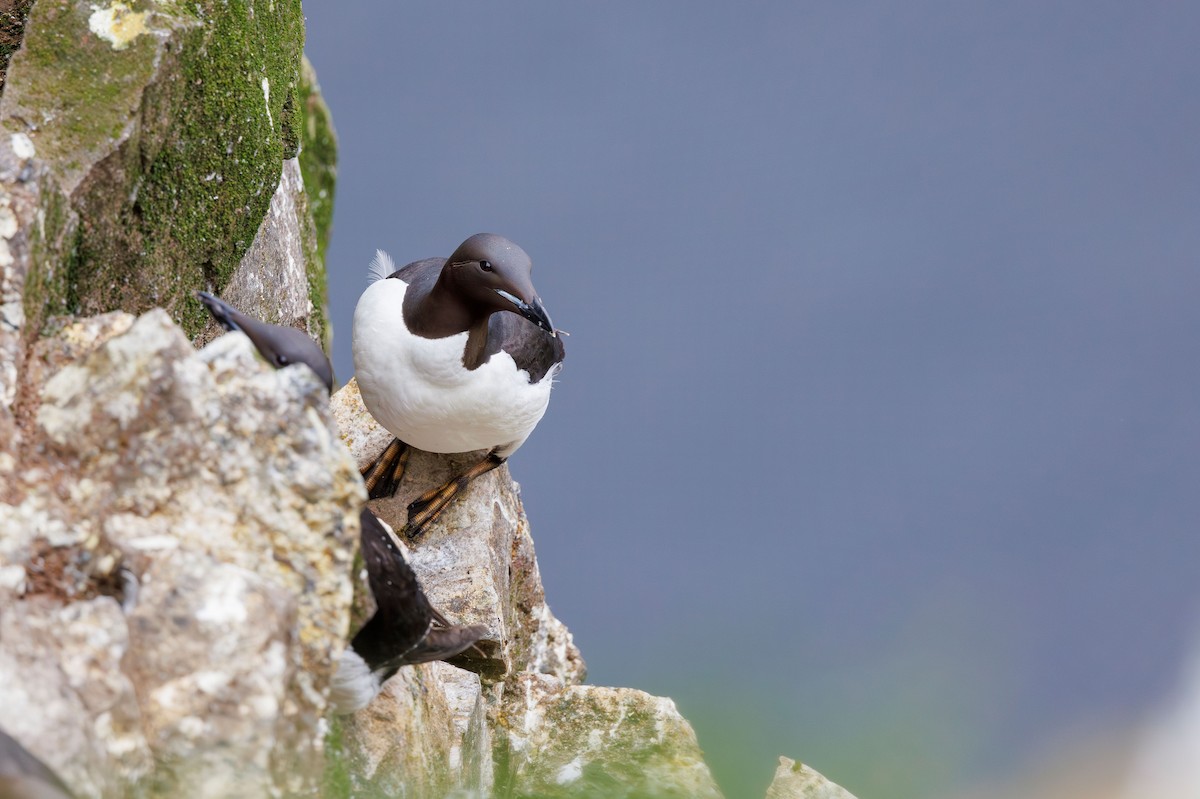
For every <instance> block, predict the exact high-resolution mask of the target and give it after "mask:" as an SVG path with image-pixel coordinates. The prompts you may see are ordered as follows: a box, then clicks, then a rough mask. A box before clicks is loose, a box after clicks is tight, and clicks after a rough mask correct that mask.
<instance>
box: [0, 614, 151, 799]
mask: <svg viewBox="0 0 1200 799" xmlns="http://www.w3.org/2000/svg"><path fill="white" fill-rule="evenodd" d="M128 647H129V633H128V628H127V626H126V624H125V619H124V617H123V616H122V614H121V608H120V606H119V605H118V604H117V602H116V601H115V600H114V599H112V598H111V597H97V598H95V599H92V600H87V601H83V602H75V603H72V604H69V605H60V604H58V603H56V602H53V601H50V600H48V599H47V598H45V597H38V598H35V599H32V600H30V601H27V602H19V603H13V604H8V603H4V604H2V605H0V675H3V677H2V678H0V726H2V727H3V728H4V729H5V731H6V732H8V733H9V734H10V735H12V736H13V737H15V738H17V739H18V740H19V741H21V743H22V744H24V745H25V747H26V748H28V749H29V750H30V751H32V752H33V753H34V754H36V755H37V756H38V757H39V758H41V759H42V760H43V761H44V762H45V763H46V764H47V765H49V766H50V767H52V768H53V769H54V770H55V771H56V772H58V774H59V775H60V776H61V777H62V778H63V780H64V781H65V782H66V783H67V784H69V785H71V786H72V787H73V788H74V790H75V791H76V792H77V794H78V795H79V796H122V795H124V793H123V788H124V787H125V786H126V785H127V784H128V782H129V781H132V780H135V779H137V778H139V777H141V776H144V775H146V774H148V773H150V770H151V768H152V766H153V763H152V761H151V757H150V748H149V747H148V746H147V745H146V740H145V737H144V736H143V735H142V732H141V729H140V714H139V708H138V704H137V700H136V697H135V695H134V688H133V684H132V683H131V681H130V679H129V677H128V675H126V674H125V673H123V672H122V671H121V658H122V656H123V655H124V654H125V652H126V651H127V650H128Z"/></svg>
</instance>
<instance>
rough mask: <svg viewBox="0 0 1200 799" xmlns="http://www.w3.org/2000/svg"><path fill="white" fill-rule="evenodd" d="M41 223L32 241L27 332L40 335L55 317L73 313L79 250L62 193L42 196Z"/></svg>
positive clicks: (26, 295)
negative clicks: (47, 323) (74, 278)
mask: <svg viewBox="0 0 1200 799" xmlns="http://www.w3.org/2000/svg"><path fill="white" fill-rule="evenodd" d="M42 203H43V205H42V215H41V222H40V224H39V225H38V226H37V228H36V229H35V230H34V232H33V236H32V237H31V239H30V251H31V257H30V272H29V274H28V275H27V276H26V278H25V296H24V300H23V302H24V310H25V329H26V330H28V331H29V332H30V333H31V334H32V335H35V336H36V335H38V334H39V333H40V332H41V330H42V328H43V326H44V325H45V323H46V320H48V319H49V318H50V317H52V316H56V315H60V314H67V313H71V312H72V311H73V309H74V305H75V302H76V299H75V297H73V295H72V292H71V285H72V284H71V279H70V277H71V274H72V273H73V272H74V269H75V261H76V260H77V257H78V256H77V253H78V249H77V247H76V237H77V236H76V234H77V228H75V227H74V226H73V224H72V219H71V216H70V213H69V209H68V207H67V201H66V198H65V197H63V195H62V194H61V193H60V192H57V191H46V192H43V194H42Z"/></svg>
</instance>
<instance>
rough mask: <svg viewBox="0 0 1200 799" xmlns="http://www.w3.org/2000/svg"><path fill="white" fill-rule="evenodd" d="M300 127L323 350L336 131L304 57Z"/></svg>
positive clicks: (327, 333) (329, 333)
mask: <svg viewBox="0 0 1200 799" xmlns="http://www.w3.org/2000/svg"><path fill="white" fill-rule="evenodd" d="M296 96H297V101H298V108H299V109H300V114H299V121H300V125H299V130H300V156H299V157H300V174H301V177H302V178H303V179H304V194H305V196H306V197H307V200H308V213H309V215H310V217H311V219H312V224H313V226H314V229H315V230H314V241H315V242H316V250H315V251H314V252H306V253H305V254H304V262H305V265H306V269H307V273H308V298H309V300H310V301H311V302H312V305H313V318H312V320H311V322H310V324H309V330H312V331H320V333H319V335H320V336H321V339H322V344H323V345H324V347H325V350H326V352H328V351H329V350H330V348H331V347H332V345H333V329H332V328H331V327H330V325H329V314H328V305H329V295H328V280H327V277H326V270H325V253H326V250H327V248H328V246H329V234H330V229H331V228H332V226H333V196H334V188H335V187H336V185H337V134H336V133H335V132H334V130H333V118H332V117H331V116H330V113H329V107H328V106H327V105H325V100H324V99H323V98H322V97H321V89H320V86H318V85H317V76H316V72H315V71H314V70H313V67H312V64H310V63H309V62H308V59H303V61H302V65H301V69H300V83H299V88H298V91H297V95H296Z"/></svg>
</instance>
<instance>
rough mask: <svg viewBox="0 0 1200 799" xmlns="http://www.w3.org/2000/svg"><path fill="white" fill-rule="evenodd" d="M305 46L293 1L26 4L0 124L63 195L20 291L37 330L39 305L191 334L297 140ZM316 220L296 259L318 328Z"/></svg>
mask: <svg viewBox="0 0 1200 799" xmlns="http://www.w3.org/2000/svg"><path fill="white" fill-rule="evenodd" d="M303 43H304V17H303V14H302V11H301V7H300V2H299V0H274V2H272V3H250V2H246V0H228V1H227V2H223V1H221V0H199V2H188V3H168V2H149V0H140V1H138V0H134V2H130V3H128V4H125V3H120V2H112V3H110V4H109V5H103V4H93V3H89V2H74V1H68V0H40V1H39V2H38V3H36V4H35V6H34V8H33V11H32V13H31V14H30V16H29V19H28V23H27V25H26V30H25V41H24V46H23V48H22V49H21V50H20V51H19V52H18V53H17V54H16V55H15V56H14V57H13V59H12V63H11V65H10V68H9V73H8V85H7V87H6V90H5V94H4V97H3V100H2V102H0V127H3V129H4V130H5V132H7V133H10V134H12V133H24V134H25V135H27V136H28V137H29V138H30V140H31V141H32V142H33V145H34V147H35V148H36V151H37V159H38V160H39V161H41V162H43V163H45V164H48V165H49V167H50V172H51V173H52V174H53V178H54V181H53V183H54V188H53V189H52V190H50V193H53V192H54V191H57V192H61V193H62V194H63V195H65V198H66V213H65V214H63V215H61V216H62V217H63V219H62V220H61V221H62V224H61V225H60V226H59V227H57V228H55V231H57V233H61V234H64V235H46V236H45V237H44V238H45V239H46V241H47V242H49V244H48V246H47V247H46V248H45V250H46V251H45V252H44V253H42V254H41V256H40V257H39V259H38V260H37V262H35V263H34V264H32V267H31V274H30V276H29V278H28V279H27V281H26V292H25V308H26V317H27V320H28V323H29V324H30V326H31V327H32V330H31V332H32V333H34V334H36V332H37V330H38V329H39V328H38V326H39V325H40V324H41V322H42V320H44V319H45V318H46V309H53V310H54V311H55V312H61V311H67V312H70V313H74V314H79V315H91V314H96V313H102V312H105V311H109V310H114V309H118V308H119V309H121V310H125V311H129V312H131V313H141V312H143V311H145V310H148V309H149V308H152V307H155V306H160V307H163V308H165V309H166V310H167V311H168V312H169V313H170V314H171V315H172V316H173V317H174V318H175V319H176V320H177V321H179V322H180V323H181V324H182V325H183V327H184V329H185V330H186V331H187V332H188V334H189V335H192V336H195V335H196V334H197V333H198V332H199V331H200V329H201V328H202V326H203V325H204V323H205V321H206V316H205V314H204V312H203V310H202V308H201V307H200V306H199V304H198V303H196V302H195V300H194V299H193V293H194V291H195V290H196V289H199V288H204V289H208V290H211V291H217V292H220V291H221V290H222V289H223V288H224V286H225V285H226V284H227V283H228V281H229V279H230V277H231V275H232V274H233V272H234V270H235V269H236V268H237V267H238V264H239V263H240V261H241V259H242V257H243V256H244V255H245V253H246V251H247V249H248V248H249V247H250V245H251V243H252V242H253V240H254V238H255V235H256V234H257V232H258V230H259V226H260V224H261V223H262V221H263V218H264V215H265V214H266V211H267V209H268V206H269V204H270V202H271V197H272V195H273V193H274V192H275V190H276V187H277V186H278V184H279V180H280V174H281V170H282V165H283V161H284V159H286V158H292V157H295V156H296V155H297V153H298V151H299V149H300V147H301V142H302V140H304V139H305V136H304V130H305V128H306V125H305V124H304V122H303V120H302V118H301V116H302V114H303V113H304V109H305V108H306V107H308V106H310V105H312V104H313V103H312V101H311V99H308V100H306V101H302V100H301V95H300V88H301V59H302V51H303ZM309 85H315V84H313V83H312V82H311V81H310V83H309ZM311 92H312V90H311V89H308V90H307V94H306V98H307V97H311ZM323 114H324V116H323V117H322V122H321V125H320V126H319V129H320V130H327V131H330V133H329V134H328V135H327V136H324V139H323V141H322V142H321V144H320V145H318V144H317V143H314V144H313V145H312V150H313V153H312V154H311V157H310V158H309V159H308V160H309V161H310V162H311V163H312V164H320V163H321V162H320V159H325V163H326V164H327V165H328V168H327V169H326V170H325V171H326V173H327V177H326V179H325V180H324V181H323V183H324V185H323V191H324V196H325V197H327V198H328V201H327V203H326V204H329V203H331V202H332V179H333V178H332V176H333V169H332V162H333V158H334V155H333V153H334V150H335V144H334V142H335V140H334V139H333V137H332V133H331V130H332V129H331V127H330V126H329V122H328V115H327V112H325V111H323ZM318 153H319V154H320V156H319V158H318V157H317V156H318ZM309 168H310V169H311V170H314V171H317V172H319V171H321V169H322V168H324V167H314V166H312V165H311V164H310V167H309ZM314 182H318V181H317V180H316V179H314ZM48 189H50V186H49V183H48V184H47V186H46V187H44V188H43V203H44V204H46V205H48V206H52V205H53V202H52V201H51V200H50V199H49V198H48V197H47V196H46V195H47V190H48ZM312 208H313V210H314V211H316V212H317V213H318V214H322V215H323V218H324V222H323V223H318V225H317V230H318V233H319V237H318V239H317V245H316V246H315V247H313V248H311V250H312V251H311V252H304V253H302V254H301V255H302V257H303V258H304V260H305V262H306V270H307V272H308V283H309V286H308V289H309V292H310V296H311V297H312V298H313V305H314V308H315V309H316V314H317V315H319V316H322V317H323V314H324V304H325V303H324V269H323V266H322V263H321V255H322V254H323V248H324V236H327V234H328V218H329V216H330V212H329V209H328V208H322V207H321V206H320V203H317V202H313V203H312ZM55 231H52V232H55ZM310 327H311V326H310ZM319 327H320V328H321V329H322V330H323V324H322V325H319Z"/></svg>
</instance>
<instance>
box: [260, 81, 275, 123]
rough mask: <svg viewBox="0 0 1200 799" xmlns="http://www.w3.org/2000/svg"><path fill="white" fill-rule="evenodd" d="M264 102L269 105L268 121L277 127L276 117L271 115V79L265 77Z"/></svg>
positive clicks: (263, 82)
mask: <svg viewBox="0 0 1200 799" xmlns="http://www.w3.org/2000/svg"><path fill="white" fill-rule="evenodd" d="M262 89H263V103H265V104H266V106H267V122H268V123H269V124H270V126H271V127H272V128H274V127H275V118H274V117H272V116H271V81H269V80H267V79H266V78H265V77H264V78H263V79H262Z"/></svg>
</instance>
